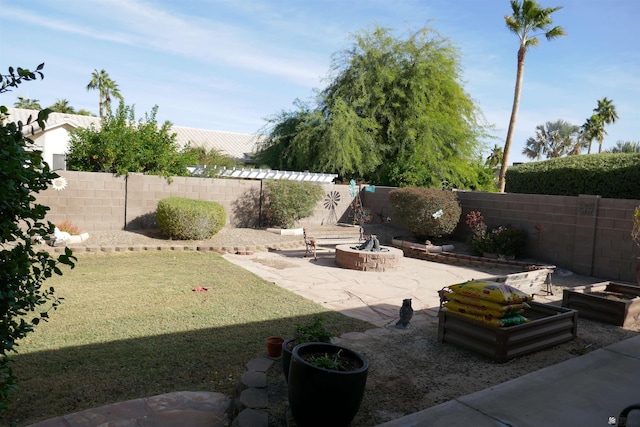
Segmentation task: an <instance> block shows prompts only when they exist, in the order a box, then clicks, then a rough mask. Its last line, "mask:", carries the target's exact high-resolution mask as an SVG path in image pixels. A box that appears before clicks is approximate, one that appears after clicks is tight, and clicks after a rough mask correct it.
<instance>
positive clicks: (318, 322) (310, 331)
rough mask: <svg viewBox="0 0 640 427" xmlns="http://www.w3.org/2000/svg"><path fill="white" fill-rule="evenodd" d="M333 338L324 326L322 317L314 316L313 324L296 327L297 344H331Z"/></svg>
mask: <svg viewBox="0 0 640 427" xmlns="http://www.w3.org/2000/svg"><path fill="white" fill-rule="evenodd" d="M331 337H333V334H331V332H330V331H329V330H328V329H327V328H326V327H325V326H324V320H323V319H322V317H320V316H314V318H313V322H312V323H308V324H305V325H296V333H295V339H296V344H304V343H306V342H331Z"/></svg>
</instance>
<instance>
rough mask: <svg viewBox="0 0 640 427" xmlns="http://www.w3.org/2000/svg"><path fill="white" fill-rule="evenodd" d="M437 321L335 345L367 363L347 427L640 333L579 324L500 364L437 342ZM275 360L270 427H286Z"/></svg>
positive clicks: (282, 389) (283, 388) (278, 365)
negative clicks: (563, 337)
mask: <svg viewBox="0 0 640 427" xmlns="http://www.w3.org/2000/svg"><path fill="white" fill-rule="evenodd" d="M437 328H438V326H437V322H425V323H422V324H412V325H411V328H410V329H407V330H399V329H396V328H395V327H394V326H389V327H387V328H380V329H375V330H371V331H368V332H367V338H366V339H361V340H344V339H335V340H334V342H335V343H336V344H339V345H343V346H345V347H348V348H350V349H352V350H355V351H357V352H359V353H361V354H362V355H364V356H365V357H366V358H367V360H368V361H369V364H370V369H369V376H368V379H367V387H366V392H365V396H364V399H363V402H362V405H361V407H360V411H359V412H358V414H357V415H356V418H355V419H354V421H353V423H352V427H370V426H375V425H378V424H381V423H384V422H386V421H390V420H392V419H395V418H399V417H401V416H403V415H407V414H410V413H413V412H417V411H420V410H422V409H426V408H429V407H431V406H435V405H438V404H440V403H444V402H446V401H448V400H451V399H455V398H457V397H461V396H464V395H467V394H470V393H473V392H476V391H479V390H483V389H486V388H489V387H491V386H494V385H497V384H500V383H502V382H505V381H509V380H511V379H513V378H517V377H520V376H523V375H526V374H528V373H532V372H535V371H537V370H539V369H542V368H545V367H547V366H551V365H554V364H556V363H560V362H563V361H565V360H568V359H571V358H574V357H579V356H581V355H583V354H586V353H588V352H591V351H594V350H596V349H599V348H601V347H604V346H607V345H610V344H613V343H616V342H618V341H621V340H624V339H627V338H631V337H633V336H635V335H637V334H638V333H640V323H638V324H636V325H634V326H631V327H627V328H625V329H623V328H620V327H616V326H612V325H607V324H604V323H600V322H595V321H590V320H586V319H580V320H579V324H578V337H577V338H576V339H574V340H573V341H570V342H567V343H564V344H561V345H558V346H556V347H552V348H550V349H546V350H541V351H539V352H536V353H534V354H530V355H527V356H523V357H519V358H516V359H513V360H511V361H508V362H507V363H504V364H497V363H494V362H493V361H491V360H489V359H487V358H485V357H482V356H479V355H477V354H475V353H473V352H470V351H467V350H464V349H461V348H459V347H455V346H453V345H450V344H440V343H439V342H438V340H437V337H438V330H437ZM281 365H282V363H281V362H280V361H279V360H278V361H277V362H276V364H275V365H274V367H273V368H271V370H270V371H269V382H268V383H269V386H268V387H269V406H270V410H269V415H270V421H269V425H270V427H281V426H286V425H287V424H286V418H285V411H286V405H287V404H286V399H287V396H286V394H287V388H286V384H285V381H284V376H283V374H282V366H281Z"/></svg>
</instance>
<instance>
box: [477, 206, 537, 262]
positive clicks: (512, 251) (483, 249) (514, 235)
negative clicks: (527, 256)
mask: <svg viewBox="0 0 640 427" xmlns="http://www.w3.org/2000/svg"><path fill="white" fill-rule="evenodd" d="M466 224H467V226H468V227H469V228H470V229H471V231H472V232H473V235H472V236H471V249H473V251H474V252H475V253H478V254H495V255H498V256H500V257H516V256H518V255H520V254H521V253H522V251H523V250H524V244H525V236H524V232H523V231H522V230H520V229H519V228H517V227H515V226H512V225H507V226H504V225H501V226H499V227H495V228H489V227H488V226H487V225H486V224H485V223H484V217H483V216H482V213H480V212H478V211H472V212H469V213H468V214H467V220H466Z"/></svg>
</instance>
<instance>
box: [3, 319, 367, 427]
mask: <svg viewBox="0 0 640 427" xmlns="http://www.w3.org/2000/svg"><path fill="white" fill-rule="evenodd" d="M313 317H314V316H299V317H293V318H291V317H290V318H280V319H275V320H268V321H263V322H254V323H247V324H238V325H235V326H229V327H221V328H208V329H201V330H191V331H185V332H181V333H172V334H164V335H157V336H148V337H144V338H135V339H130V340H119V341H112V342H106V343H99V344H90V345H83V346H77V347H67V348H61V349H57V350H48V351H40V352H34V353H28V354H20V355H17V356H16V357H15V359H14V360H15V362H14V364H13V369H14V373H15V374H16V375H17V377H18V381H19V390H18V393H17V394H16V396H15V398H14V401H13V403H12V404H11V405H10V412H9V413H7V414H4V415H3V416H2V417H1V418H0V424H2V425H9V423H10V422H16V423H17V424H18V425H29V424H31V423H35V422H38V421H42V420H45V419H49V418H52V417H56V416H60V415H64V414H68V413H72V412H77V411H81V410H85V409H88V408H92V407H97V406H102V405H105V404H109V403H114V402H120V401H125V400H129V399H136V398H140V397H147V396H153V395H157V394H162V393H168V392H173V391H183V390H186V391H214V392H220V393H225V394H228V395H231V396H232V395H233V391H234V389H235V387H236V384H237V382H238V380H239V377H240V375H241V374H242V373H243V372H244V371H245V364H246V362H248V361H249V360H251V359H253V358H255V357H257V356H259V355H262V354H266V338H267V337H268V336H271V335H279V336H283V337H289V336H291V335H293V332H294V329H295V325H297V324H306V323H309V322H310V321H311V320H313ZM321 317H322V318H323V319H324V321H325V322H324V323H325V325H326V327H327V328H328V329H329V330H330V331H331V332H332V333H333V334H334V335H336V336H339V335H341V334H343V333H345V332H350V331H364V330H367V329H370V328H372V327H373V326H372V325H371V324H369V323H366V322H362V321H359V320H356V319H351V318H348V317H345V316H343V315H341V314H339V313H335V312H325V313H322V314H321Z"/></svg>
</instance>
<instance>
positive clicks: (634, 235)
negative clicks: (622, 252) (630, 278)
mask: <svg viewBox="0 0 640 427" xmlns="http://www.w3.org/2000/svg"><path fill="white" fill-rule="evenodd" d="M631 239H633V241H634V243H635V244H636V245H638V247H640V206H636V208H635V209H634V211H633V226H632V227H631ZM636 282H637V283H638V285H640V258H636Z"/></svg>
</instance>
